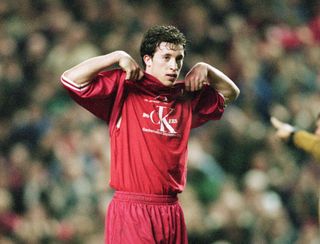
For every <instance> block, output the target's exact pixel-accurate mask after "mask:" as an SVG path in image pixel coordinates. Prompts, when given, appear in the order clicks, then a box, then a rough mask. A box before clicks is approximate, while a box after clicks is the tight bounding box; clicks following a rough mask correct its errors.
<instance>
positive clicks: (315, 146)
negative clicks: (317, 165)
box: [271, 117, 320, 162]
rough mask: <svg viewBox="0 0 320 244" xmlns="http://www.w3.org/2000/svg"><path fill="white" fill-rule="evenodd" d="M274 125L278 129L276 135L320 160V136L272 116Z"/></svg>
mask: <svg viewBox="0 0 320 244" xmlns="http://www.w3.org/2000/svg"><path fill="white" fill-rule="evenodd" d="M271 123H272V125H273V126H274V127H275V128H276V129H277V132H276V135H277V137H278V138H280V139H281V140H283V141H285V142H292V143H293V145H294V146H295V147H297V148H299V149H302V150H303V151H305V152H307V153H309V154H311V155H312V156H313V157H314V158H315V159H316V160H318V161H319V162H320V137H319V136H317V135H314V134H311V133H309V132H307V131H303V130H296V128H294V127H293V126H292V125H290V124H287V123H283V122H281V121H280V120H278V119H277V118H275V117H271Z"/></svg>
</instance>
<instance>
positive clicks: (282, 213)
mask: <svg viewBox="0 0 320 244" xmlns="http://www.w3.org/2000/svg"><path fill="white" fill-rule="evenodd" d="M154 24H172V25H175V26H177V27H178V28H179V29H181V30H182V31H183V32H184V33H185V34H186V36H187V38H188V39H189V42H188V48H187V56H186V59H185V66H184V68H183V70H182V75H181V78H183V75H184V74H185V73H186V72H187V71H188V69H189V68H191V67H192V66H193V64H195V62H197V61H205V62H208V63H210V64H212V65H213V66H215V67H217V68H219V69H220V70H222V71H223V72H225V73H226V74H227V75H228V76H229V77H231V78H232V79H233V80H234V81H235V83H236V84H237V85H238V86H239V87H240V89H241V94H240V97H239V99H238V100H237V101H236V103H235V104H232V105H230V106H229V107H228V108H227V109H226V112H225V114H224V116H223V118H222V119H221V120H220V121H215V122H211V123H209V124H207V125H206V126H204V127H202V128H199V129H196V130H194V131H193V133H192V136H191V138H190V147H189V155H190V158H189V171H188V185H187V187H186V189H185V191H184V192H183V193H182V194H181V195H180V196H179V197H180V200H181V202H182V205H183V208H184V211H185V217H186V222H187V227H188V230H189V239H190V242H191V243H254V244H255V243H259V244H264V243H274V244H286V243H297V244H312V243H320V239H319V222H318V214H319V212H318V197H319V196H318V194H319V185H320V163H319V162H315V161H314V160H313V159H312V158H311V157H310V156H309V155H306V154H304V153H303V152H300V151H297V150H296V149H293V148H291V147H290V146H288V145H286V144H283V143H282V142H280V141H279V140H277V139H276V138H275V135H274V132H275V131H274V129H273V128H272V126H271V124H270V122H269V119H270V116H271V115H273V116H276V117H278V118H280V119H281V120H283V121H286V122H290V123H292V124H294V125H297V126H299V127H300V128H302V129H306V130H310V131H312V129H313V127H314V121H315V118H316V117H317V114H318V113H319V112H320V106H319V104H320V2H319V1H317V0H308V1H304V0H277V1H276V0H272V1H266V0H265V1H261V0H260V1H259V0H237V1H232V0H202V1H201V0H190V1H183V0H175V1H165V0H160V1H155V0H135V1H133V0H68V1H62V0H60V1H59V0H16V1H11V0H1V1H0V243H2V244H12V243H85V244H87V243H88V244H91V243H92V244H95V243H103V231H104V229H103V228H104V216H105V210H106V207H107V204H108V202H109V200H110V198H111V196H112V193H113V192H112V190H111V189H110V188H109V186H108V179H109V151H108V150H109V149H108V148H109V147H108V143H109V142H108V128H107V126H106V125H105V124H104V123H103V122H102V121H99V120H98V119H96V118H94V117H93V115H91V114H89V113H88V112H86V111H85V110H84V109H82V108H80V107H79V106H77V105H76V104H75V103H74V102H73V101H71V99H70V98H69V97H68V94H67V93H66V91H65V90H64V89H62V87H61V84H60V83H59V79H60V75H61V74H62V72H63V71H64V70H66V69H68V68H70V67H71V66H73V65H75V64H77V63H79V62H81V61H83V60H85V59H86V58H89V57H92V56H96V55H100V54H105V53H108V52H111V51H114V50H120V49H121V50H125V51H127V52H128V53H130V54H131V55H132V56H133V57H134V58H135V59H136V60H137V61H139V62H140V57H139V45H140V41H141V39H142V36H141V35H142V34H143V32H144V31H145V30H146V28H148V27H149V26H152V25H154Z"/></svg>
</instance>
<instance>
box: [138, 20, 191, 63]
mask: <svg viewBox="0 0 320 244" xmlns="http://www.w3.org/2000/svg"><path fill="white" fill-rule="evenodd" d="M161 42H168V43H172V44H175V45H182V46H183V48H184V49H185V47H186V43H187V40H186V37H185V36H184V34H183V33H182V32H181V31H180V30H178V28H176V27H175V26H171V25H167V26H165V25H156V26H153V27H151V28H150V29H148V30H147V31H146V33H145V34H144V37H143V39H142V42H141V46H140V56H141V58H142V64H143V66H144V67H145V63H144V61H143V56H144V55H150V56H151V57H153V55H154V53H155V51H156V48H157V47H158V46H159V45H160V43H161Z"/></svg>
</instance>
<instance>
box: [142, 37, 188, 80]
mask: <svg viewBox="0 0 320 244" xmlns="http://www.w3.org/2000/svg"><path fill="white" fill-rule="evenodd" d="M183 59H184V48H183V46H182V45H175V44H172V43H168V42H161V43H160V45H159V46H158V47H157V49H156V51H155V53H154V55H153V57H151V56H149V55H145V56H144V57H143V60H144V62H145V64H146V73H148V74H150V75H153V76H154V77H156V78H157V79H158V80H160V82H161V83H162V84H164V85H165V86H172V85H173V83H174V82H175V81H176V80H177V79H178V76H179V74H180V71H181V68H182V65H183Z"/></svg>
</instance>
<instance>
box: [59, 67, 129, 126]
mask: <svg viewBox="0 0 320 244" xmlns="http://www.w3.org/2000/svg"><path fill="white" fill-rule="evenodd" d="M123 77H124V76H123V71H122V70H120V69H116V70H110V71H105V72H101V73H99V74H98V75H97V76H96V77H95V78H94V79H93V80H92V81H89V82H87V83H85V84H82V85H79V84H76V83H75V82H73V81H72V80H70V79H68V78H67V77H65V76H64V74H62V76H61V83H62V85H63V86H64V87H65V88H66V89H67V90H68V92H69V94H70V96H71V98H72V99H73V100H74V101H75V102H77V103H78V104H79V105H80V106H82V107H84V108H85V109H87V110H88V111H89V112H91V113H92V114H94V115H95V116H96V117H98V118H100V119H102V120H104V121H106V122H107V123H108V122H109V120H110V115H111V112H112V108H113V104H114V101H115V98H116V94H117V90H118V88H119V84H120V80H121V79H122V78H123Z"/></svg>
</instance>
